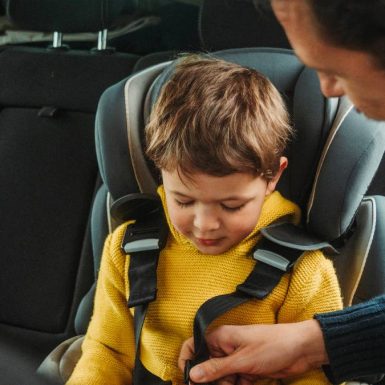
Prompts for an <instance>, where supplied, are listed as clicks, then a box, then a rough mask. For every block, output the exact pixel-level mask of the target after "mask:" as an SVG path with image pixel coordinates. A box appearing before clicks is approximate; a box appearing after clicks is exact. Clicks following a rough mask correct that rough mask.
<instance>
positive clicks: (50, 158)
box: [0, 0, 138, 362]
mask: <svg viewBox="0 0 385 385" xmlns="http://www.w3.org/2000/svg"><path fill="white" fill-rule="evenodd" d="M63 4H65V7H63ZM114 4H115V5H116V4H118V5H119V4H121V2H120V1H116V2H114V1H103V2H99V1H97V2H92V1H71V2H69V3H68V2H62V1H53V0H50V1H36V2H35V1H33V2H31V1H29V0H25V1H22V0H15V1H12V0H7V2H6V4H5V5H6V10H7V11H9V12H11V16H12V18H13V20H14V22H15V23H19V24H20V25H23V26H24V27H27V26H29V27H31V28H32V27H34V28H35V29H39V30H46V29H48V28H60V29H61V31H68V30H73V29H76V30H77V32H85V31H87V30H88V28H94V29H95V30H97V29H102V28H106V27H108V26H109V24H110V23H111V22H112V20H113V18H114V17H117V16H118V10H119V7H115V5H114ZM103 6H104V7H106V8H103ZM36 7H37V8H36ZM66 7H68V9H67V10H71V13H68V12H66V10H65V9H63V8H66ZM101 9H104V10H106V12H107V11H108V12H107V14H106V13H105V12H102V13H101V12H100V10H101ZM58 10H61V11H62V15H61V16H62V18H61V19H60V18H59V24H55V25H53V24H52V23H53V18H54V17H55V18H56V16H57V11H58ZM42 14H43V16H41V15H42ZM88 14H89V15H90V19H88V18H87V17H88ZM36 15H40V16H41V17H37V16H36ZM81 18H84V19H83V20H81ZM55 20H56V19H55ZM87 20H89V23H88V22H87ZM40 22H41V23H42V24H38V23H40ZM67 23H69V25H68V24H67ZM83 28H87V29H86V30H84V29H83ZM64 39H65V38H64ZM95 44H96V42H95ZM137 59H138V56H137V55H130V54H119V53H112V52H111V51H97V52H96V51H92V52H91V51H79V50H72V49H70V48H59V49H52V48H39V47H30V46H6V47H2V48H1V50H0V162H1V164H2V167H1V171H0V189H1V191H2V199H1V200H0V213H1V218H2V221H1V225H0V244H1V248H2V252H1V256H0V266H1V280H0V290H1V293H2V295H1V296H0V308H1V312H0V333H3V332H4V333H6V334H9V335H13V336H14V337H15V339H16V338H19V339H21V340H22V342H25V343H26V344H27V343H28V345H30V346H32V347H34V348H35V349H36V354H35V359H36V361H37V362H39V361H40V360H41V358H42V357H44V356H45V355H46V353H47V352H48V351H49V350H50V349H51V348H52V347H53V346H55V345H56V344H57V343H58V342H59V341H61V340H63V339H64V338H66V337H68V336H70V335H73V333H74V330H73V320H74V317H75V313H76V310H77V306H78V303H79V301H80V298H81V297H82V296H83V295H84V293H85V292H86V291H87V290H88V289H89V287H90V286H91V285H92V283H93V281H94V271H93V257H92V245H91V240H90V229H89V217H90V212H91V206H92V200H93V196H94V194H95V191H96V190H97V188H98V187H99V185H100V179H99V176H98V168H97V163H96V157H95V145H94V119H95V111H96V106H97V102H98V99H99V96H100V95H101V93H102V92H103V91H104V90H105V89H106V88H107V87H108V86H110V85H111V84H114V83H116V82H117V81H118V80H120V79H122V78H124V77H126V76H128V75H129V74H130V73H131V70H132V68H133V66H134V64H135V62H136V61H137ZM101 237H102V236H101Z"/></svg>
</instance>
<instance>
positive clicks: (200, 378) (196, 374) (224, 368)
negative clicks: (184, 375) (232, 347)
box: [190, 356, 238, 383]
mask: <svg viewBox="0 0 385 385" xmlns="http://www.w3.org/2000/svg"><path fill="white" fill-rule="evenodd" d="M233 361H234V358H233V357H232V356H226V357H219V358H211V359H209V360H207V361H205V362H202V363H201V364H199V365H196V366H194V367H193V368H192V369H191V370H190V379H191V381H193V382H196V383H200V382H210V381H215V380H218V379H220V378H225V377H226V378H227V376H229V375H231V374H233V373H236V372H237V371H238V368H235V367H234V366H233V364H232V362H233Z"/></svg>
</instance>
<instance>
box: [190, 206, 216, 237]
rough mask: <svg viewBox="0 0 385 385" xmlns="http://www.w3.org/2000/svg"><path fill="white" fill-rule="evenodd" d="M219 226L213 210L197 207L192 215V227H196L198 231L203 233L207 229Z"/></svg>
mask: <svg viewBox="0 0 385 385" xmlns="http://www.w3.org/2000/svg"><path fill="white" fill-rule="evenodd" d="M219 226H220V221H219V218H218V216H217V215H216V214H215V210H212V209H210V208H204V207H202V208H197V210H196V212H195V216H194V227H195V228H197V229H198V230H199V231H200V233H202V234H204V233H205V232H208V231H213V230H217V229H218V228H219Z"/></svg>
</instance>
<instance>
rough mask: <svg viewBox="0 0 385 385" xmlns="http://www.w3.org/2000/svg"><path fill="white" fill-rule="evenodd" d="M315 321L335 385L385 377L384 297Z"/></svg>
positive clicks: (319, 315)
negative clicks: (322, 340) (317, 324)
mask: <svg viewBox="0 0 385 385" xmlns="http://www.w3.org/2000/svg"><path fill="white" fill-rule="evenodd" d="M315 318H316V319H317V320H318V322H319V323H320V326H321V329H322V333H323V336H324V340H325V347H326V351H327V353H328V356H329V365H328V366H326V367H325V368H324V371H325V374H326V375H327V376H328V378H329V380H330V381H331V382H332V383H333V384H339V383H341V382H343V381H348V380H362V379H363V378H364V377H367V376H372V375H375V376H376V375H380V374H382V373H385V362H384V351H385V296H381V297H377V298H374V299H372V300H370V301H367V302H363V303H361V304H358V305H354V306H351V307H348V308H346V309H343V310H339V311H335V312H331V313H326V314H317V315H315ZM371 381H372V382H373V379H371ZM377 381H378V380H377Z"/></svg>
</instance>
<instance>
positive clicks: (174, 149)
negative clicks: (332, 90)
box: [146, 55, 291, 179]
mask: <svg viewBox="0 0 385 385" xmlns="http://www.w3.org/2000/svg"><path fill="white" fill-rule="evenodd" d="M290 135H291V128H290V125H289V123H288V114H287V111H286V108H285V105H284V103H283V101H282V98H281V96H280V94H279V92H278V91H277V90H276V88H275V87H274V86H273V85H272V84H271V82H270V81H269V80H267V79H266V78H265V77H264V76H263V75H261V74H260V73H259V72H257V71H255V70H253V69H250V68H246V67H242V66H240V65H238V64H234V63H230V62H226V61H224V60H219V59H216V58H213V57H208V56H207V57H206V56H200V55H189V56H186V57H184V58H182V59H179V62H178V63H177V65H176V67H175V71H174V73H173V75H172V76H171V78H170V79H169V81H168V82H167V83H166V84H165V85H164V87H163V89H162V91H161V93H160V96H159V99H158V101H157V102H156V104H155V106H154V108H153V110H152V113H151V116H150V120H149V122H148V124H147V126H146V142H147V151H146V153H147V156H148V157H149V158H150V159H151V160H152V161H153V162H154V163H155V165H156V166H157V167H158V168H159V169H164V170H167V171H173V170H178V171H181V172H182V173H183V174H186V173H187V174H188V173H190V172H194V171H201V172H204V173H207V174H210V175H214V176H224V175H228V174H231V173H234V172H250V173H252V174H256V175H261V176H263V177H264V178H266V179H270V178H272V177H273V176H274V175H275V174H276V172H277V171H278V169H279V159H280V157H281V155H282V153H283V151H284V149H285V146H286V143H287V141H288V139H289V138H290Z"/></svg>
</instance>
